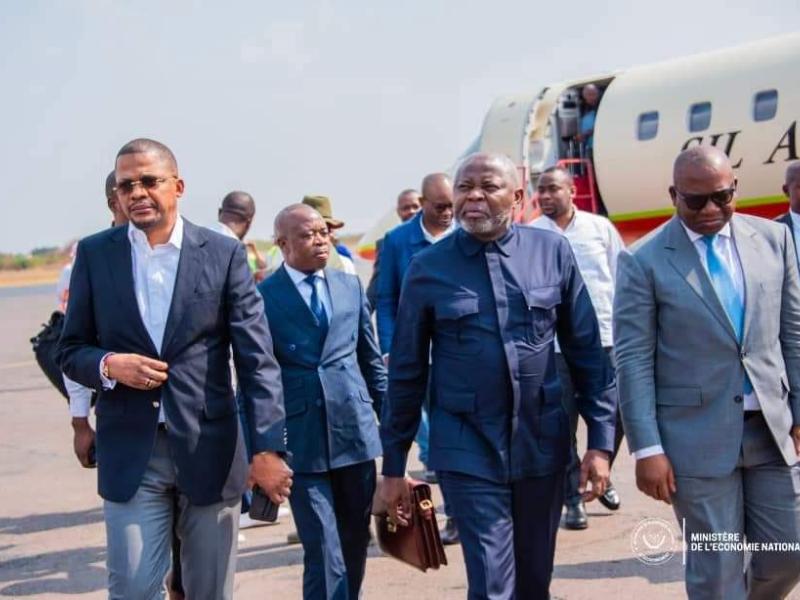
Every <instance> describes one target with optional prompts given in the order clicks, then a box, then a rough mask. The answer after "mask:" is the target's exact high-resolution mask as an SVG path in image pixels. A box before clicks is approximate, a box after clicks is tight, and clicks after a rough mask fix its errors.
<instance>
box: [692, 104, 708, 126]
mask: <svg viewBox="0 0 800 600" xmlns="http://www.w3.org/2000/svg"><path fill="white" fill-rule="evenodd" d="M709 125H711V102H698V103H697V104H692V106H691V107H690V108H689V131H705V130H706V129H708V127H709Z"/></svg>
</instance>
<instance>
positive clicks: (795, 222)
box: [789, 210, 800, 263]
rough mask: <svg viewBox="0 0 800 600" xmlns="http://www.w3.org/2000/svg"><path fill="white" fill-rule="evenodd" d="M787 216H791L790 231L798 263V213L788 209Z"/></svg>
mask: <svg viewBox="0 0 800 600" xmlns="http://www.w3.org/2000/svg"><path fill="white" fill-rule="evenodd" d="M789 216H790V217H791V218H792V232H793V233H794V239H795V244H794V251H795V254H796V255H797V262H798V263H800V215H798V214H797V213H796V212H794V211H793V210H790V211H789Z"/></svg>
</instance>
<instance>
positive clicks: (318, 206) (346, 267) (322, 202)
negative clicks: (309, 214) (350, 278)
mask: <svg viewBox="0 0 800 600" xmlns="http://www.w3.org/2000/svg"><path fill="white" fill-rule="evenodd" d="M303 204H307V205H308V206H310V207H311V208H313V209H314V210H316V211H317V212H318V213H319V214H320V215H322V219H323V220H324V221H325V223H326V224H327V225H328V233H329V234H330V236H331V238H332V241H331V246H332V249H333V252H331V255H330V258H329V259H328V266H329V267H332V268H334V269H339V270H340V271H344V272H345V273H349V274H350V275H355V274H356V267H355V265H354V264H353V259H352V256H351V255H350V251H349V250H347V248H346V247H345V246H343V245H342V244H337V243H336V242H335V241H333V240H335V234H334V230H336V229H341V228H342V227H344V221H340V220H339V219H335V218H334V217H333V208H332V207H331V199H330V198H328V197H327V196H304V197H303Z"/></svg>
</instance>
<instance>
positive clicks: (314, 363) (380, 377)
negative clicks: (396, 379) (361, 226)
mask: <svg viewBox="0 0 800 600" xmlns="http://www.w3.org/2000/svg"><path fill="white" fill-rule="evenodd" d="M325 281H326V282H327V285H328V291H329V293H330V297H331V302H332V304H333V315H329V322H330V325H329V329H328V334H327V336H326V337H325V338H324V339H322V337H321V335H320V329H319V327H318V326H317V324H316V321H315V319H314V316H313V314H312V313H311V310H310V309H309V308H308V305H306V303H305V301H304V300H303V298H302V296H300V292H299V291H298V290H297V287H296V286H295V285H294V283H293V282H292V280H291V278H290V277H289V274H288V273H287V272H286V269H285V268H284V267H283V266H281V268H279V269H278V270H277V271H276V272H275V273H274V274H272V275H271V276H270V277H268V278H267V279H266V280H264V281H263V282H262V283H261V284H259V286H258V289H259V291H260V292H261V294H262V295H263V297H264V304H265V306H266V310H267V315H268V317H269V324H270V329H271V331H272V339H273V340H274V344H275V356H276V357H277V359H278V362H279V363H280V366H281V376H282V377H283V388H284V404H285V409H286V436H287V446H288V449H289V451H290V452H291V453H292V462H291V466H292V469H294V470H295V471H297V472H298V473H319V472H324V471H328V470H330V469H336V468H339V467H344V466H347V465H352V464H355V463H359V462H364V461H367V460H371V459H373V458H375V457H376V456H380V454H381V444H380V436H379V434H378V427H377V423H376V413H378V414H379V413H380V408H381V403H382V402H383V398H384V395H385V393H386V368H385V367H384V365H383V360H382V359H381V356H380V353H379V351H378V345H377V344H376V342H375V334H374V332H373V329H372V321H371V320H370V318H369V304H368V302H367V299H366V295H365V294H364V290H363V289H362V287H361V282H360V280H359V279H358V277H355V276H354V275H347V274H345V273H342V272H341V271H338V270H336V269H325Z"/></svg>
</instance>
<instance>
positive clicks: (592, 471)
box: [578, 450, 611, 502]
mask: <svg viewBox="0 0 800 600" xmlns="http://www.w3.org/2000/svg"><path fill="white" fill-rule="evenodd" d="M610 470H611V469H610V467H609V466H608V452H606V451H605V450H587V451H586V454H584V455H583V461H582V462H581V478H580V482H579V483H578V492H580V494H581V495H582V496H583V501H584V502H591V501H592V500H594V499H595V498H597V497H598V496H602V495H603V494H605V493H606V487H607V486H608V478H609V477H610V475H609V472H610ZM589 481H591V482H592V489H591V491H590V490H587V489H586V484H587V483H588V482H589Z"/></svg>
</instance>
